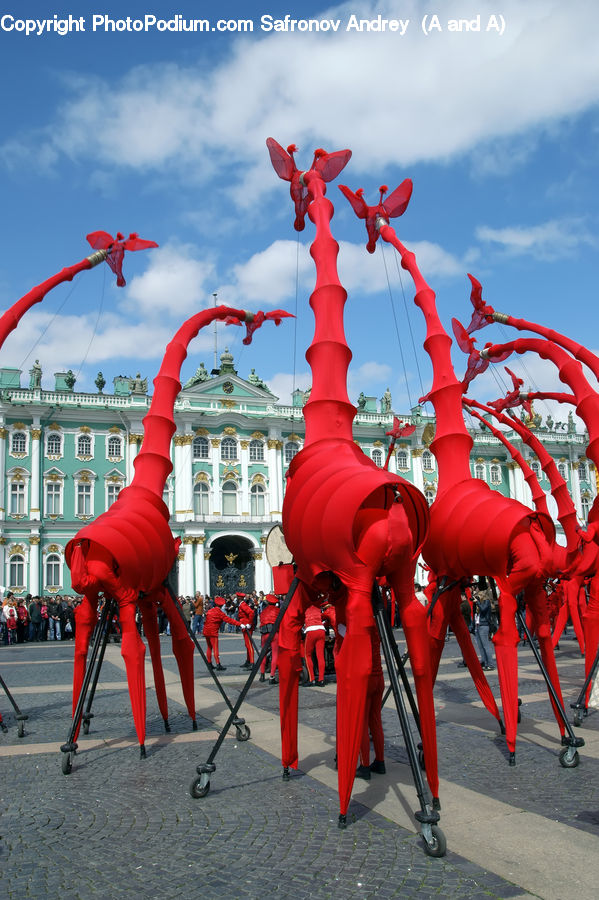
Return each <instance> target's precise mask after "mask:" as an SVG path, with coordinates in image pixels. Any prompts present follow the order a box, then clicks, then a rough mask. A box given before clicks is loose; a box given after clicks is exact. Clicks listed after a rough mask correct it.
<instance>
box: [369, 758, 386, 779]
mask: <svg viewBox="0 0 599 900" xmlns="http://www.w3.org/2000/svg"><path fill="white" fill-rule="evenodd" d="M370 771H371V772H375V773H376V774H377V775H384V774H385V772H386V771H387V769H386V768H385V762H384V760H382V759H375V761H374V762H373V763H370Z"/></svg>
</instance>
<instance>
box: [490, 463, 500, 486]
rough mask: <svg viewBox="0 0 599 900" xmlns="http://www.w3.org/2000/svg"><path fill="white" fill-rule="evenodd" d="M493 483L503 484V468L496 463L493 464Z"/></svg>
mask: <svg viewBox="0 0 599 900" xmlns="http://www.w3.org/2000/svg"><path fill="white" fill-rule="evenodd" d="M491 484H501V469H500V468H499V466H498V465H496V464H493V465H492V466H491Z"/></svg>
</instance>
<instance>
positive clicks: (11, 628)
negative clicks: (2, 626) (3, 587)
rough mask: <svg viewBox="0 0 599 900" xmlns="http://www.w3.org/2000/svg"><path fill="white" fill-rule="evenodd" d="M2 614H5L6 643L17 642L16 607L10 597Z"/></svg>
mask: <svg viewBox="0 0 599 900" xmlns="http://www.w3.org/2000/svg"><path fill="white" fill-rule="evenodd" d="M4 614H5V616H6V628H7V631H8V645H9V646H10V645H11V644H16V643H17V622H18V621H19V620H18V616H17V607H16V601H15V600H13V599H11V600H9V601H8V603H7V604H6V605H5V607H4Z"/></svg>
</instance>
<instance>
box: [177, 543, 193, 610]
mask: <svg viewBox="0 0 599 900" xmlns="http://www.w3.org/2000/svg"><path fill="white" fill-rule="evenodd" d="M181 549H182V550H183V553H184V555H183V559H182V561H181V563H180V569H179V571H180V572H181V580H180V585H179V587H180V592H181V593H182V594H183V595H188V596H190V597H192V596H193V593H194V589H193V549H194V538H192V537H184V538H183V545H182V548H181Z"/></svg>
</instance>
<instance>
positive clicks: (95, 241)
mask: <svg viewBox="0 0 599 900" xmlns="http://www.w3.org/2000/svg"><path fill="white" fill-rule="evenodd" d="M85 239H86V241H87V242H88V244H90V246H91V247H93V248H94V250H106V248H107V247H110V245H111V244H114V238H113V237H112V235H110V234H108V232H107V231H92V232H91V234H87V235H86V236H85Z"/></svg>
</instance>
